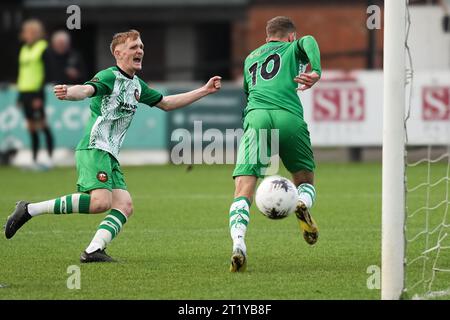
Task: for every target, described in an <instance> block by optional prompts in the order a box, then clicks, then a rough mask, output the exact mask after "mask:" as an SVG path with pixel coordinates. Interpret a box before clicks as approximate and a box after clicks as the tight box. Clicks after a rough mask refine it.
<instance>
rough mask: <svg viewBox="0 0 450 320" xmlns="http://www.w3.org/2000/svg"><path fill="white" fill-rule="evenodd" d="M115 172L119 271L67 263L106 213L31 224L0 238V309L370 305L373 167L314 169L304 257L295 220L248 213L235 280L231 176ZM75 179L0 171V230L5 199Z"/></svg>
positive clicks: (375, 193) (374, 245)
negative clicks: (64, 304)
mask: <svg viewBox="0 0 450 320" xmlns="http://www.w3.org/2000/svg"><path fill="white" fill-rule="evenodd" d="M123 169H124V172H125V177H126V180H127V184H128V187H129V191H130V192H131V194H132V196H133V200H134V208H135V211H134V212H135V213H134V216H133V217H132V218H131V219H130V220H129V222H128V223H127V224H126V225H125V227H124V229H123V230H122V233H121V234H120V235H119V236H118V237H117V238H116V239H115V240H114V241H113V242H112V243H111V244H110V246H109V247H108V250H107V252H108V253H109V254H110V255H111V256H113V257H114V258H116V259H118V260H119V261H120V263H114V264H88V265H81V264H80V263H79V260H78V259H79V255H80V253H81V252H82V250H84V248H85V247H86V246H87V244H88V243H89V242H90V240H91V238H92V236H93V234H94V233H95V230H96V228H97V225H98V223H99V222H100V221H101V220H102V219H103V218H104V216H105V215H103V214H102V215H81V214H73V215H58V216H55V215H44V216H39V217H36V218H33V219H32V220H31V221H29V222H28V223H27V224H26V225H25V226H24V227H23V228H22V229H21V230H20V231H19V232H18V233H17V234H16V235H15V237H14V238H13V239H11V240H6V239H5V238H4V237H2V239H0V242H1V244H0V299H379V297H380V291H379V290H369V289H368V288H367V279H368V277H369V276H370V274H368V273H367V268H368V267H369V266H371V265H378V266H379V265H380V247H381V246H380V227H381V166H380V165H379V164H320V165H319V167H318V170H317V172H316V189H317V202H316V205H315V207H314V209H313V211H312V212H313V215H314V217H315V218H316V220H317V222H318V224H319V227H320V238H319V242H318V244H317V245H316V246H314V247H309V246H308V245H307V244H306V243H305V242H304V240H303V238H302V237H301V234H300V232H299V230H298V226H297V222H296V219H295V217H294V215H292V216H290V217H288V218H286V219H284V220H279V221H273V220H269V219H267V218H265V217H264V216H262V215H261V214H260V213H258V211H257V209H256V206H255V205H253V206H252V208H251V221H250V225H249V229H248V232H247V237H246V243H247V247H248V254H249V260H248V271H247V272H246V273H243V274H231V273H230V272H229V271H228V267H229V258H230V255H231V239H230V236H229V228H228V209H229V206H230V204H231V201H232V193H233V181H232V179H231V172H232V169H233V168H232V167H231V166H206V165H205V166H195V167H194V169H193V170H192V171H190V172H186V167H185V166H170V165H167V166H146V167H125V168H123ZM281 173H282V174H283V175H285V176H287V174H286V172H285V171H282V172H281ZM75 174H76V173H75V169H73V168H59V169H55V170H52V171H50V172H45V173H33V172H24V171H21V170H19V169H14V168H4V167H3V168H0V180H1V187H0V190H1V192H0V195H1V196H0V219H2V220H1V221H2V222H3V221H5V219H6V217H7V216H8V215H9V214H10V213H11V212H12V210H13V208H14V203H15V201H16V200H19V199H25V200H28V201H40V200H45V199H51V198H54V197H56V196H61V195H64V194H69V193H72V192H74V182H75V181H76V176H75ZM70 265H79V266H80V267H81V289H80V290H69V289H68V288H67V286H66V281H67V279H68V277H69V276H70V274H68V273H67V268H68V267H69V266H70ZM1 285H6V287H4V288H1Z"/></svg>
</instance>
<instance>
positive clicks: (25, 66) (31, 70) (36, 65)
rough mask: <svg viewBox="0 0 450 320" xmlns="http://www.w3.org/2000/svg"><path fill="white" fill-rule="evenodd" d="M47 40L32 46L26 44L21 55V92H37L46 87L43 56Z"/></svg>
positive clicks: (18, 85) (18, 81) (19, 78)
mask: <svg viewBox="0 0 450 320" xmlns="http://www.w3.org/2000/svg"><path fill="white" fill-rule="evenodd" d="M47 45H48V44H47V41H46V40H38V41H36V42H35V43H33V44H32V45H28V44H24V45H23V46H22V48H21V49H20V53H19V77H18V79H17V87H18V89H19V92H36V91H39V90H40V89H41V88H42V86H43V85H44V78H45V69H44V60H43V59H42V54H43V53H44V51H45V49H46V48H47Z"/></svg>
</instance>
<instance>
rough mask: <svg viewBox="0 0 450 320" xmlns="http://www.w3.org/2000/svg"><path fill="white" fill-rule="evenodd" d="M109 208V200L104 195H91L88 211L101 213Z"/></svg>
mask: <svg viewBox="0 0 450 320" xmlns="http://www.w3.org/2000/svg"><path fill="white" fill-rule="evenodd" d="M109 209H111V200H110V199H108V198H105V197H91V204H90V210H89V211H90V212H91V213H102V212H105V211H108V210H109Z"/></svg>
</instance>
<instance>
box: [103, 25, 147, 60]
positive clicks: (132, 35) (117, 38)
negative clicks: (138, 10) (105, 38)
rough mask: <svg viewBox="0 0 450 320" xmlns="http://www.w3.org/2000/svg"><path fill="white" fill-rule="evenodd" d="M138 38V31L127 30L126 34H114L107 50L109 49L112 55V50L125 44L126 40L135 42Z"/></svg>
mask: <svg viewBox="0 0 450 320" xmlns="http://www.w3.org/2000/svg"><path fill="white" fill-rule="evenodd" d="M140 36H141V34H140V33H139V31H137V30H134V29H131V30H128V31H126V32H119V33H116V34H115V35H114V36H113V39H112V41H111V45H110V46H109V48H110V49H111V53H112V54H113V55H114V50H115V49H116V47H117V45H119V44H122V43H125V42H126V41H127V40H128V39H131V40H136V39H137V38H139V37H140Z"/></svg>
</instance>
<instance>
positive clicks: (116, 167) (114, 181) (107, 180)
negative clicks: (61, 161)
mask: <svg viewBox="0 0 450 320" xmlns="http://www.w3.org/2000/svg"><path fill="white" fill-rule="evenodd" d="M75 160H76V164H77V172H78V181H77V188H78V191H79V192H89V191H91V190H94V189H108V190H112V189H124V190H127V185H126V184H125V180H124V177H123V172H122V170H121V169H120V164H119V162H118V161H117V159H116V158H114V157H113V156H112V155H111V154H109V153H108V152H106V151H103V150H99V149H86V150H77V151H76V152H75Z"/></svg>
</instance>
